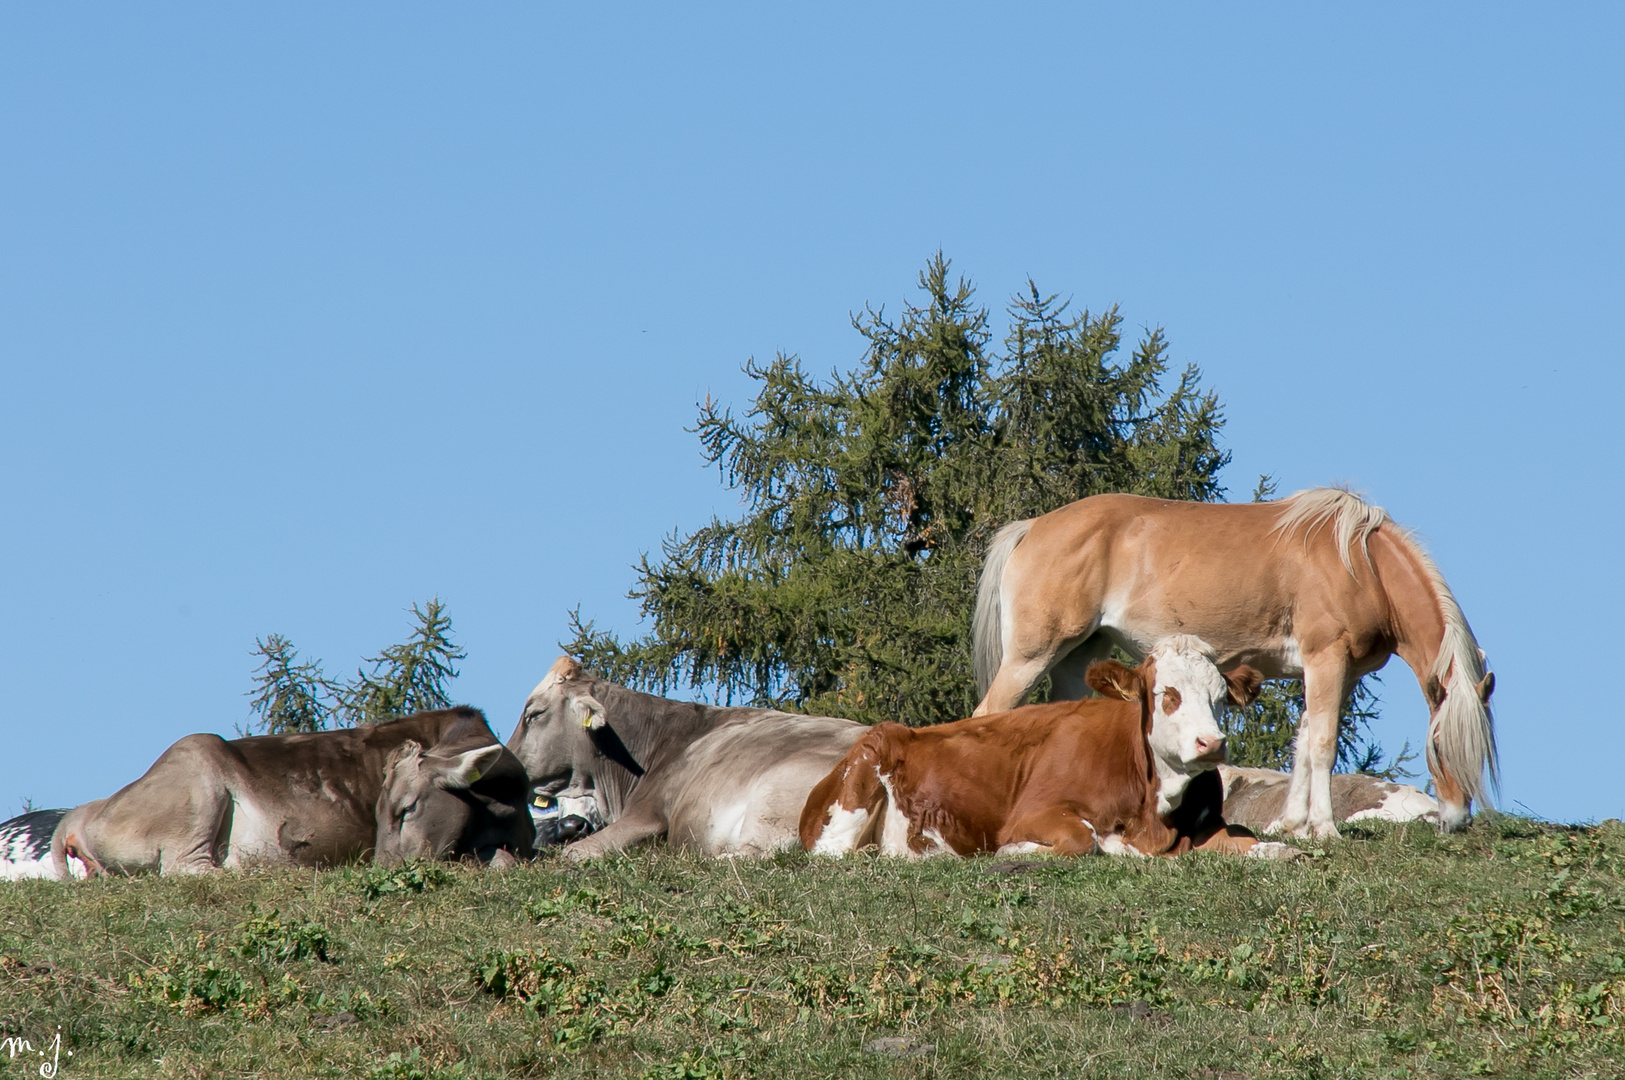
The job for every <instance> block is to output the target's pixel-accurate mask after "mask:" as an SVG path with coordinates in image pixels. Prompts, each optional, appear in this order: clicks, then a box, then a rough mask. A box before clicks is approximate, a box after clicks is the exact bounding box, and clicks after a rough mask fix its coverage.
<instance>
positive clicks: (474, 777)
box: [468, 769, 480, 784]
mask: <svg viewBox="0 0 1625 1080" xmlns="http://www.w3.org/2000/svg"><path fill="white" fill-rule="evenodd" d="M479 778H480V770H478V769H470V770H469V771H468V782H469V783H470V784H472V783H475V782H476V781H478V780H479Z"/></svg>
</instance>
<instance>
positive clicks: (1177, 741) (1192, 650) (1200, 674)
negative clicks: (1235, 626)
mask: <svg viewBox="0 0 1625 1080" xmlns="http://www.w3.org/2000/svg"><path fill="white" fill-rule="evenodd" d="M1195 640H1196V639H1194V638H1190V637H1188V636H1181V637H1176V638H1170V639H1169V640H1167V641H1164V642H1162V643H1160V644H1159V645H1158V646H1157V647H1156V648H1154V649H1152V650H1151V659H1152V660H1154V661H1155V667H1154V669H1153V670H1154V679H1153V685H1152V687H1151V712H1152V721H1151V751H1152V753H1154V754H1156V756H1157V757H1158V758H1159V759H1160V760H1161V761H1162V762H1163V763H1164V764H1165V765H1167V766H1169V767H1170V768H1174V769H1178V770H1179V771H1181V772H1188V773H1195V772H1201V771H1203V770H1204V769H1214V768H1217V767H1218V766H1220V765H1222V764H1224V757H1225V746H1224V741H1225V740H1224V732H1223V731H1222V730H1221V729H1220V727H1219V711H1220V710H1221V709H1223V708H1224V707H1225V704H1226V702H1227V700H1228V699H1229V697H1230V684H1229V683H1228V682H1226V681H1225V677H1224V676H1223V675H1222V674H1220V672H1219V669H1218V668H1216V667H1214V666H1213V661H1212V660H1211V659H1210V658H1209V657H1210V656H1211V654H1210V653H1209V652H1208V651H1207V649H1206V647H1205V646H1200V645H1199V644H1196V643H1195Z"/></svg>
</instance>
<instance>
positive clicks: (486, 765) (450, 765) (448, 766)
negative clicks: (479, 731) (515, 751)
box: [435, 745, 502, 791]
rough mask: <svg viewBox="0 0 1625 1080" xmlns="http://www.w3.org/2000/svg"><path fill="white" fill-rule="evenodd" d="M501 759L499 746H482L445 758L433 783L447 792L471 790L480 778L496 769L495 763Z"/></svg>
mask: <svg viewBox="0 0 1625 1080" xmlns="http://www.w3.org/2000/svg"><path fill="white" fill-rule="evenodd" d="M501 758H502V747H501V746H500V745H492V746H482V747H480V748H479V749H478V750H469V751H468V752H466V753H462V754H458V755H457V756H456V757H452V758H446V759H445V762H446V763H445V764H444V765H442V766H441V767H440V770H439V773H440V774H439V775H438V776H437V777H436V778H435V782H436V783H438V784H439V785H440V786H441V787H443V788H445V789H447V790H448V791H460V790H463V789H465V788H471V787H473V786H474V785H475V784H476V783H477V782H478V781H479V779H480V777H482V776H484V775H485V774H486V773H488V772H490V771H491V770H492V769H494V768H496V763H497V762H498V761H499V760H500V759H501Z"/></svg>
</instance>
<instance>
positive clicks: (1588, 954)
mask: <svg viewBox="0 0 1625 1080" xmlns="http://www.w3.org/2000/svg"><path fill="white" fill-rule="evenodd" d="M1347 832H1348V833H1349V836H1348V838H1347V839H1345V840H1343V841H1341V842H1338V843H1334V844H1329V845H1325V848H1324V852H1323V853H1322V854H1320V855H1317V856H1316V857H1315V858H1313V859H1310V860H1305V861H1300V862H1297V863H1292V864H1276V863H1266V862H1254V861H1248V860H1237V859H1222V858H1217V857H1211V856H1194V857H1189V858H1185V859H1180V860H1169V861H1165V860H1146V861H1140V860H1126V859H1107V858H1096V859H1084V860H1076V861H1061V860H1023V861H1009V860H997V859H972V860H963V861H959V860H946V859H938V860H929V861H926V862H919V863H905V862H901V861H896V860H889V859H881V858H873V857H858V858H849V859H847V860H845V861H843V862H838V863H837V862H829V861H823V860H818V861H814V860H811V859H809V858H807V857H805V856H803V855H801V854H799V853H796V854H793V855H785V856H781V857H780V858H777V859H774V860H769V861H765V862H745V861H736V862H726V861H724V862H707V861H702V860H699V859H696V858H692V857H689V856H685V855H683V854H680V853H676V852H672V851H669V850H665V849H661V848H657V849H651V850H648V851H645V852H641V853H638V854H636V855H634V856H632V857H629V858H623V859H617V860H613V861H609V862H605V863H602V864H599V865H596V866H591V867H586V868H574V867H566V866H564V865H562V864H561V863H559V862H558V861H556V860H548V861H543V862H540V863H537V864H535V865H534V866H531V867H527V868H524V869H520V870H516V871H511V872H508V873H482V872H479V871H476V870H471V869H466V868H461V867H450V868H443V867H439V866H432V865H430V866H423V865H419V866H412V867H407V868H405V869H403V870H397V871H394V872H386V871H382V870H377V869H371V868H348V869H340V870H334V871H327V872H322V873H311V872H304V873H294V872H286V871H259V872H251V873H220V874H215V875H211V876H208V877H200V878H170V879H161V880H160V879H140V880H104V881H95V882H87V883H75V884H72V885H59V884H56V883H51V882H22V883H17V884H14V885H0V1036H20V1037H22V1038H26V1039H29V1040H30V1041H31V1042H32V1043H34V1044H35V1045H36V1046H38V1045H40V1044H42V1043H43V1042H45V1041H47V1040H48V1039H49V1038H50V1037H51V1036H52V1035H53V1034H54V1033H55V1031H56V1029H57V1028H58V1026H60V1028H61V1031H62V1037H63V1047H64V1049H71V1050H72V1051H73V1057H72V1058H71V1059H70V1058H67V1057H66V1056H64V1057H63V1058H62V1071H61V1075H62V1076H63V1077H64V1078H72V1077H76V1076H156V1077H202V1076H209V1077H214V1076H266V1077H302V1076H346V1077H352V1076H355V1077H373V1078H396V1080H408V1078H423V1080H429V1078H450V1077H462V1078H475V1077H497V1076H559V1077H583V1078H585V1077H609V1076H631V1077H662V1078H674V1080H676V1078H691V1077H710V1076H723V1077H736V1076H737V1077H747V1076H750V1077H764V1078H766V1077H771V1078H773V1080H791V1078H797V1077H828V1076H841V1077H885V1078H887V1080H898V1078H906V1077H916V1076H919V1077H928V1076H974V1075H984V1074H985V1075H1007V1076H1018V1075H1019V1076H1021V1077H1024V1078H1027V1077H1048V1076H1058V1077H1076V1076H1101V1077H1118V1076H1121V1077H1131V1078H1133V1080H1146V1078H1150V1077H1163V1076H1167V1077H1205V1078H1210V1080H1219V1078H1224V1080H1242V1078H1243V1077H1255V1076H1281V1077H1400V1076H1408V1077H1431V1076H1469V1075H1496V1076H1517V1077H1522V1076H1565V1077H1566V1076H1607V1077H1614V1076H1619V1075H1621V1073H1622V1072H1625V924H1622V920H1625V888H1622V887H1621V885H1622V882H1621V874H1622V866H1625V859H1622V856H1625V828H1622V827H1620V826H1618V825H1617V824H1609V825H1605V826H1602V827H1599V828H1595V829H1585V830H1561V829H1551V828H1545V827H1541V826H1538V825H1536V824H1535V823H1532V822H1529V821H1526V820H1523V819H1517V818H1506V817H1493V816H1491V817H1486V818H1483V819H1481V820H1480V821H1479V822H1478V823H1477V824H1475V825H1474V826H1473V827H1472V829H1470V830H1469V831H1468V832H1466V833H1464V834H1459V835H1456V836H1452V837H1447V838H1439V837H1437V836H1435V835H1434V834H1433V832H1432V831H1431V830H1430V829H1428V828H1426V827H1424V826H1418V825H1412V826H1396V827H1383V826H1378V827H1370V828H1358V829H1357V828H1350V829H1348V830H1347ZM890 1037H899V1038H901V1039H902V1040H905V1041H903V1042H901V1043H898V1042H895V1041H894V1042H893V1043H891V1044H888V1045H889V1046H890V1047H891V1050H890V1052H883V1051H881V1050H879V1049H870V1048H868V1047H869V1045H870V1044H871V1043H873V1042H874V1041H875V1040H877V1039H881V1038H890ZM0 1045H3V1044H0ZM38 1061H39V1059H38V1057H37V1056H36V1057H34V1058H33V1059H32V1062H30V1061H28V1060H25V1059H24V1058H22V1057H19V1058H17V1059H15V1060H13V1059H9V1058H7V1057H6V1056H5V1054H4V1053H3V1052H0V1080H3V1078H6V1077H11V1076H16V1077H23V1076H33V1075H36V1069H37V1063H38Z"/></svg>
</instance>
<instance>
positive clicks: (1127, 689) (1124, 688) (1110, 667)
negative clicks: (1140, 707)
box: [1083, 660, 1141, 701]
mask: <svg viewBox="0 0 1625 1080" xmlns="http://www.w3.org/2000/svg"><path fill="white" fill-rule="evenodd" d="M1083 681H1084V682H1086V683H1088V684H1089V687H1090V689H1092V690H1093V691H1094V692H1095V693H1097V694H1099V695H1100V696H1101V697H1114V698H1122V699H1123V700H1124V701H1138V700H1139V699H1140V683H1141V679H1140V673H1139V672H1138V671H1136V670H1134V669H1133V668H1131V667H1124V666H1123V665H1122V664H1119V663H1118V662H1117V661H1116V660H1101V661H1099V662H1097V663H1094V664H1091V665H1089V671H1088V673H1087V674H1085V675H1084V677H1083Z"/></svg>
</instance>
